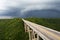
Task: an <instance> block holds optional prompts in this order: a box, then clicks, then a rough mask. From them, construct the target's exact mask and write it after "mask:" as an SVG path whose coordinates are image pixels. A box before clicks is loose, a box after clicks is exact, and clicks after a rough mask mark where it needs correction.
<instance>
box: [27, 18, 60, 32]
mask: <svg viewBox="0 0 60 40" xmlns="http://www.w3.org/2000/svg"><path fill="white" fill-rule="evenodd" d="M26 20H29V21H31V22H34V23H37V24H40V25H43V26H45V27H48V28H51V29H54V30H57V31H60V19H59V18H27V19H26Z"/></svg>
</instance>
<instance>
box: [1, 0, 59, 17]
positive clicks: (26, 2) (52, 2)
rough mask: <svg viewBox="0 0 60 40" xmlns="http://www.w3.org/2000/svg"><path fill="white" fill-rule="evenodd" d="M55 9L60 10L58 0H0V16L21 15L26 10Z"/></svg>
mask: <svg viewBox="0 0 60 40" xmlns="http://www.w3.org/2000/svg"><path fill="white" fill-rule="evenodd" d="M42 9H56V10H60V0H0V17H1V16H10V17H21V16H24V15H27V13H25V12H28V11H33V10H42Z"/></svg>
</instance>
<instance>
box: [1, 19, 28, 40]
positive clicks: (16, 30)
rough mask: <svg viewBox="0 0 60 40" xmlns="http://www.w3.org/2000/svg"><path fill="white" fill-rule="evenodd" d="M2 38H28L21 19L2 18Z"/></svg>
mask: <svg viewBox="0 0 60 40" xmlns="http://www.w3.org/2000/svg"><path fill="white" fill-rule="evenodd" d="M0 40H28V34H27V33H25V31H24V25H23V22H22V20H21V19H18V18H17V19H4V20H3V19H1V20H0Z"/></svg>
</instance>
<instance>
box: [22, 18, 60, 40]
mask: <svg viewBox="0 0 60 40" xmlns="http://www.w3.org/2000/svg"><path fill="white" fill-rule="evenodd" d="M22 20H23V22H24V26H25V32H28V33H29V40H41V39H42V40H60V32H58V31H55V30H53V29H50V28H47V27H44V26H42V25H38V24H35V23H32V22H30V21H27V20H24V19H22Z"/></svg>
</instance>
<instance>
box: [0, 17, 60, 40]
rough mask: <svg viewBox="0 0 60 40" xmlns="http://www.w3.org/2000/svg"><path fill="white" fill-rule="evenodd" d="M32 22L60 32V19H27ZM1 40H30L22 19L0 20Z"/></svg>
mask: <svg viewBox="0 0 60 40" xmlns="http://www.w3.org/2000/svg"><path fill="white" fill-rule="evenodd" d="M26 20H29V21H31V22H34V23H37V24H40V25H43V26H46V27H49V28H52V29H54V30H58V31H60V19H58V18H57V19H53V18H52V19H51V18H50V19H45V18H26ZM0 40H28V33H25V31H24V24H23V21H22V20H21V19H20V18H15V19H4V20H3V19H1V20H0Z"/></svg>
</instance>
